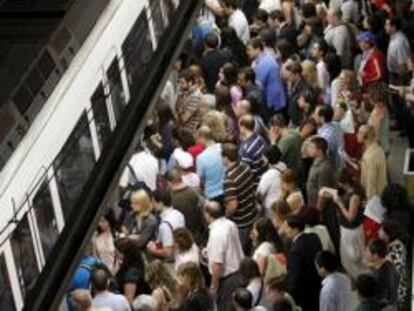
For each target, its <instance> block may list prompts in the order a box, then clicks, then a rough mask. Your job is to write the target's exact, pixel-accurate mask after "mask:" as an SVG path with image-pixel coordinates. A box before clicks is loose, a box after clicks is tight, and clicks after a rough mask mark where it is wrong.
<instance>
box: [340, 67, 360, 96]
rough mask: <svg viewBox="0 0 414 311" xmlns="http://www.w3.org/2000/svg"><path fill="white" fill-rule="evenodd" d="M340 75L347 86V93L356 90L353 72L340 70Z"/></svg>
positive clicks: (355, 79)
mask: <svg viewBox="0 0 414 311" xmlns="http://www.w3.org/2000/svg"><path fill="white" fill-rule="evenodd" d="M340 75H343V77H344V79H345V80H346V84H348V87H349V91H355V90H356V89H357V88H358V80H357V76H356V74H355V72H354V71H353V70H350V69H342V70H341V73H340Z"/></svg>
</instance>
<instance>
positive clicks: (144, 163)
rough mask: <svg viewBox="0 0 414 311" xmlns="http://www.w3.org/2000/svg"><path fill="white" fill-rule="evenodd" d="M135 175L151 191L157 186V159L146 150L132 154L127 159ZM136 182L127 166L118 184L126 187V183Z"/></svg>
mask: <svg viewBox="0 0 414 311" xmlns="http://www.w3.org/2000/svg"><path fill="white" fill-rule="evenodd" d="M129 164H130V165H131V167H132V168H133V170H134V172H135V175H136V177H137V178H138V180H139V181H142V182H144V183H145V184H146V185H147V187H148V188H150V189H151V190H152V191H154V190H155V188H156V187H157V175H158V172H159V167H158V160H157V158H156V157H154V156H153V155H152V154H151V153H150V152H149V151H148V150H144V151H140V152H138V153H136V154H134V155H133V156H132V158H131V160H130V161H129ZM135 183H136V180H135V179H134V177H133V175H132V174H131V171H130V169H129V168H128V167H126V168H125V169H124V172H123V173H122V176H121V179H120V180H119V186H120V187H122V188H126V187H127V186H128V185H133V184H135Z"/></svg>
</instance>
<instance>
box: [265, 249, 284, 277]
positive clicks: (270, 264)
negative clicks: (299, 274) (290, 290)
mask: <svg viewBox="0 0 414 311" xmlns="http://www.w3.org/2000/svg"><path fill="white" fill-rule="evenodd" d="M286 275H287V269H286V256H285V255H284V254H283V253H276V254H272V255H269V256H268V257H267V267H266V271H265V277H264V280H265V282H268V281H270V280H272V279H275V278H281V277H285V276H286Z"/></svg>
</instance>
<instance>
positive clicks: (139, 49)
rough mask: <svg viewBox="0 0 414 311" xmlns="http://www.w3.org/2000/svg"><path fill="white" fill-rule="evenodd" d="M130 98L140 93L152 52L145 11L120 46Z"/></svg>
mask: <svg viewBox="0 0 414 311" xmlns="http://www.w3.org/2000/svg"><path fill="white" fill-rule="evenodd" d="M122 53H123V54H124V59H125V67H126V70H127V76H128V83H129V86H130V90H131V98H135V97H136V96H137V94H138V92H139V91H140V85H141V84H142V81H143V80H142V79H143V78H144V76H145V73H146V72H147V70H148V65H149V63H150V61H151V58H152V54H153V50H152V42H151V35H150V31H149V27H148V19H147V14H146V10H143V11H142V12H141V14H140V15H139V17H138V19H137V20H136V22H135V24H134V26H133V27H132V29H131V31H130V32H129V34H128V36H127V38H126V39H125V41H124V43H123V44H122Z"/></svg>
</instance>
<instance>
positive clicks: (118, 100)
mask: <svg viewBox="0 0 414 311" xmlns="http://www.w3.org/2000/svg"><path fill="white" fill-rule="evenodd" d="M106 76H107V78H108V84H109V90H110V91H109V92H110V96H111V102H112V108H113V111H114V115H115V120H116V121H118V120H119V118H120V117H121V114H122V111H123V110H124V108H125V105H126V102H125V94H124V90H123V88H122V80H121V71H120V70H119V65H118V59H117V58H115V59H114V60H113V61H112V63H111V65H110V66H109V68H108V70H107V72H106Z"/></svg>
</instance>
